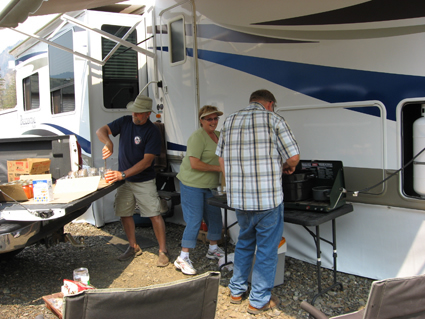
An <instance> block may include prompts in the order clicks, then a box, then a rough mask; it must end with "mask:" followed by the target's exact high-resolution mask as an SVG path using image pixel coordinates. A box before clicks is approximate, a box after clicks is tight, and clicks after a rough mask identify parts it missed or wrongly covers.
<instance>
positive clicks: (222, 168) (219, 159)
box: [218, 157, 225, 178]
mask: <svg viewBox="0 0 425 319" xmlns="http://www.w3.org/2000/svg"><path fill="white" fill-rule="evenodd" d="M218 162H219V163H220V167H221V172H222V173H223V177H222V178H224V177H225V176H224V158H223V157H219V158H218Z"/></svg>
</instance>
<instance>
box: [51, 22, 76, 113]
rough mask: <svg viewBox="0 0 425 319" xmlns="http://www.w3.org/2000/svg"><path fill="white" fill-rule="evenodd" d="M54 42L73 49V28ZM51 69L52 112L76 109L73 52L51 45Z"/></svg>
mask: <svg viewBox="0 0 425 319" xmlns="http://www.w3.org/2000/svg"><path fill="white" fill-rule="evenodd" d="M53 42H55V43H57V44H60V45H62V46H64V47H66V48H68V49H71V50H72V49H73V42H72V30H70V31H68V32H67V33H65V34H63V35H61V36H60V37H59V38H57V39H55V40H53ZM49 70H50V71H49V72H50V99H51V108H52V114H58V113H64V112H71V111H74V110H75V91H74V56H73V55H72V53H69V52H66V51H63V50H60V49H57V48H55V47H53V46H49Z"/></svg>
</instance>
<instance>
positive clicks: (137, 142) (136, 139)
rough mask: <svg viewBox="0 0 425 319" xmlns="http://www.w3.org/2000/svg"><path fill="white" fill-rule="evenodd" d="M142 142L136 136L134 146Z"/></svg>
mask: <svg viewBox="0 0 425 319" xmlns="http://www.w3.org/2000/svg"><path fill="white" fill-rule="evenodd" d="M141 141H142V139H141V138H140V136H136V137H135V138H134V144H136V145H139V144H140V142H141Z"/></svg>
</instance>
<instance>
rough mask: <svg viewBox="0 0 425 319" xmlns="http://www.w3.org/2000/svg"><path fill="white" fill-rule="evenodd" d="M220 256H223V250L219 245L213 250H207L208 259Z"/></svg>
mask: <svg viewBox="0 0 425 319" xmlns="http://www.w3.org/2000/svg"><path fill="white" fill-rule="evenodd" d="M221 257H224V251H223V249H221V248H220V247H218V246H217V249H215V250H209V249H208V252H207V258H209V259H220V258H221Z"/></svg>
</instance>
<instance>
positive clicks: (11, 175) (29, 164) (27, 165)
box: [7, 158, 50, 182]
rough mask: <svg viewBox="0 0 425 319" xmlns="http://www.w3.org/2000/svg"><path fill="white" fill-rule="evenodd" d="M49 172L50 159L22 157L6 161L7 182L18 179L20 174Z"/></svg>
mask: <svg viewBox="0 0 425 319" xmlns="http://www.w3.org/2000/svg"><path fill="white" fill-rule="evenodd" d="M49 172H50V159H48V158H24V159H19V160H15V161H7V178H8V181H9V182H12V181H16V180H19V176H21V175H36V174H48V173H49Z"/></svg>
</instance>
